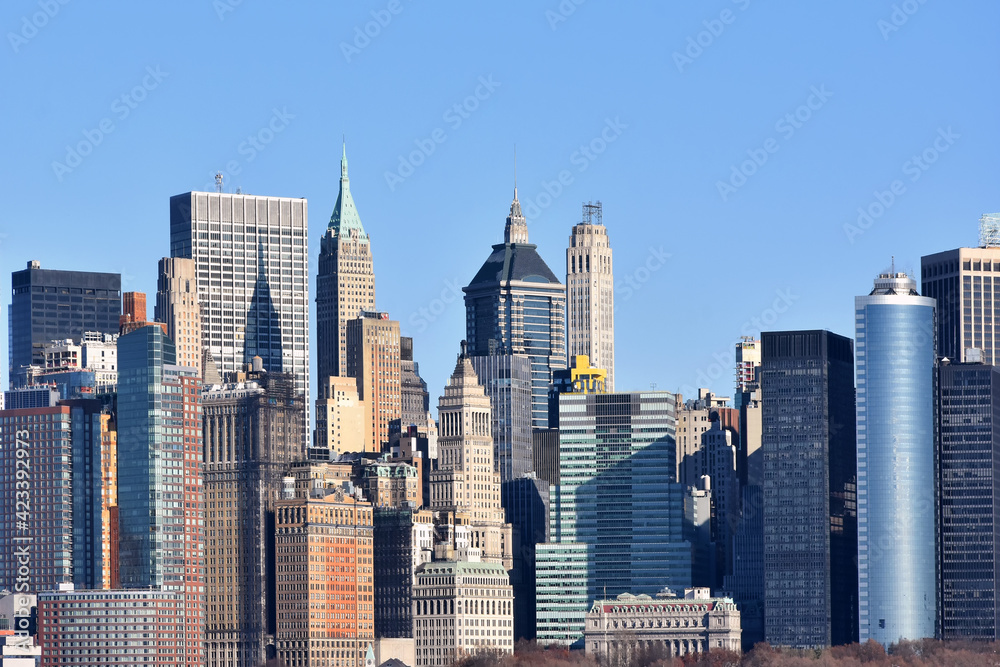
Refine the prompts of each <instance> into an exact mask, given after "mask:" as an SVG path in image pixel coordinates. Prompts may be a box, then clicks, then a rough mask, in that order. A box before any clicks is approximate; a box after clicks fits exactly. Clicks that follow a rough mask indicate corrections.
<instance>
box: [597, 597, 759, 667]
mask: <svg viewBox="0 0 1000 667" xmlns="http://www.w3.org/2000/svg"><path fill="white" fill-rule="evenodd" d="M584 640H585V641H584V643H585V646H586V650H587V654H588V655H593V656H595V657H598V658H600V659H601V662H602V663H604V664H629V661H630V660H631V659H635V658H636V657H637V656H636V655H635V654H636V652H637V651H638V650H639V649H640V648H641V649H643V650H646V651H648V650H650V649H657V648H658V649H661V650H662V651H663V653H664V655H668V656H670V657H677V656H682V655H689V654H692V653H706V652H708V651H713V650H714V651H739V650H740V612H739V610H738V609H737V608H736V603H734V602H733V600H732V598H717V597H712V596H711V592H710V590H709V589H708V588H688V589H685V591H684V597H683V598H679V597H677V596H676V595H674V594H672V593H669V592H664V593H659V594H657V595H656V597H655V598H653V597H650V596H649V595H632V594H630V593H622V594H621V595H619V596H618V597H617V598H615V599H612V600H595V601H594V605H593V606H592V607H591V609H590V612H589V613H588V614H587V629H586V630H585V631H584Z"/></svg>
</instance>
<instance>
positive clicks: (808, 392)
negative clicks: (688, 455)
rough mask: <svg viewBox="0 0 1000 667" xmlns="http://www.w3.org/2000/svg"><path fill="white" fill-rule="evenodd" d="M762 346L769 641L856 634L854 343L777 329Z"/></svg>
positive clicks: (823, 641) (843, 639) (830, 640)
mask: <svg viewBox="0 0 1000 667" xmlns="http://www.w3.org/2000/svg"><path fill="white" fill-rule="evenodd" d="M763 347H764V349H763V355H762V362H761V366H762V372H761V389H762V400H761V403H762V409H763V415H762V422H763V437H762V441H763V442H762V449H763V451H764V482H763V496H764V587H765V609H766V611H765V614H766V616H765V631H766V636H767V641H768V642H770V643H771V644H778V645H782V646H796V647H808V648H811V647H819V646H829V645H831V644H846V643H850V642H852V641H857V637H858V602H857V600H858V570H857V564H856V558H857V544H858V531H857V498H856V494H857V491H856V487H857V465H856V460H857V453H856V450H855V412H854V348H853V343H852V341H851V339H850V338H845V337H843V336H838V335H837V334H833V333H830V332H829V331H779V332H766V333H764V334H763Z"/></svg>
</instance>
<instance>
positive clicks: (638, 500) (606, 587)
mask: <svg viewBox="0 0 1000 667" xmlns="http://www.w3.org/2000/svg"><path fill="white" fill-rule="evenodd" d="M674 402H675V399H674V395H673V394H671V393H668V392H662V391H661V392H631V393H622V392H619V393H612V394H605V393H590V394H583V393H562V394H560V395H559V439H560V443H559V444H560V473H559V474H560V484H559V485H558V486H554V487H552V488H551V490H550V493H549V540H550V542H549V543H546V544H539V545H538V546H537V548H536V551H535V563H536V574H535V576H536V581H537V590H538V592H537V604H536V613H537V627H538V636H537V639H538V641H539V643H551V642H557V643H564V644H573V643H575V642H579V641H581V640H582V638H583V629H584V628H583V624H584V618H585V616H586V614H587V611H588V609H589V605H590V602H592V601H593V600H594V599H596V598H598V597H600V596H602V595H604V593H605V591H606V592H607V595H609V596H615V595H619V594H622V593H626V592H630V591H631V592H633V593H636V594H647V595H654V594H656V593H657V592H658V591H660V590H661V589H663V587H664V586H668V587H670V588H673V589H675V590H677V589H683V588H685V587H688V586H690V585H691V546H690V544H688V543H687V542H686V541H684V538H683V514H684V500H683V495H682V491H683V490H682V487H681V485H680V484H678V483H677V478H676V466H675V463H674V457H675V456H676V450H675V446H674V428H675V419H674Z"/></svg>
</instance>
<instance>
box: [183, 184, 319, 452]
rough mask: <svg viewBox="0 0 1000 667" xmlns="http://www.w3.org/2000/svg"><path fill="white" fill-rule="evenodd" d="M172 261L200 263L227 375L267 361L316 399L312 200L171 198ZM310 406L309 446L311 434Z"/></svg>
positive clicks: (206, 336) (206, 323)
mask: <svg viewBox="0 0 1000 667" xmlns="http://www.w3.org/2000/svg"><path fill="white" fill-rule="evenodd" d="M170 256H171V257H182V258H187V259H193V260H194V263H195V270H196V272H197V276H198V303H199V304H201V337H202V345H203V347H204V348H205V349H206V350H207V354H208V355H210V356H211V358H212V359H213V360H214V361H215V364H217V365H218V370H219V372H220V373H221V374H222V375H223V376H225V375H226V374H227V373H232V372H234V371H238V370H241V369H242V368H243V365H244V364H245V363H247V362H249V361H251V360H252V359H253V357H254V356H259V357H260V358H261V360H262V361H263V364H264V368H265V369H266V370H267V371H268V372H271V373H292V374H293V375H294V376H295V389H296V391H298V392H299V393H300V394H302V395H303V396H306V397H308V396H309V303H308V294H309V240H308V204H307V202H306V200H305V199H290V198H287V197H263V196H255V195H244V194H228V193H223V192H187V193H184V194H180V195H175V196H173V197H171V198H170ZM183 344H184V345H186V344H187V343H183ZM203 353H204V351H203ZM198 371H199V374H201V372H202V369H200V368H199V369H198ZM205 376H206V378H207V377H209V373H206V374H205ZM307 403H308V401H306V403H304V404H303V410H305V415H304V419H303V432H302V443H303V446H306V445H307V444H308V442H309V438H310V436H311V434H310V432H309V411H308V410H306V409H305V405H306V404H307Z"/></svg>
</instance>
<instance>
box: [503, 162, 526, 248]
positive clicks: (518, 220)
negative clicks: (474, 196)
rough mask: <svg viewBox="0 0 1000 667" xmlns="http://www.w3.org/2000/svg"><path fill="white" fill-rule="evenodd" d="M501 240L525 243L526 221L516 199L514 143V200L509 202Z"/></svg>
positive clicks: (508, 242) (519, 203)
mask: <svg viewBox="0 0 1000 667" xmlns="http://www.w3.org/2000/svg"><path fill="white" fill-rule="evenodd" d="M503 242H504V243H507V244H510V243H527V242H528V221H527V220H525V218H524V215H523V214H522V213H521V202H519V201H518V200H517V145H516V144H515V145H514V201H513V202H511V204H510V215H508V216H507V224H506V226H505V227H504V230H503Z"/></svg>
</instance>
